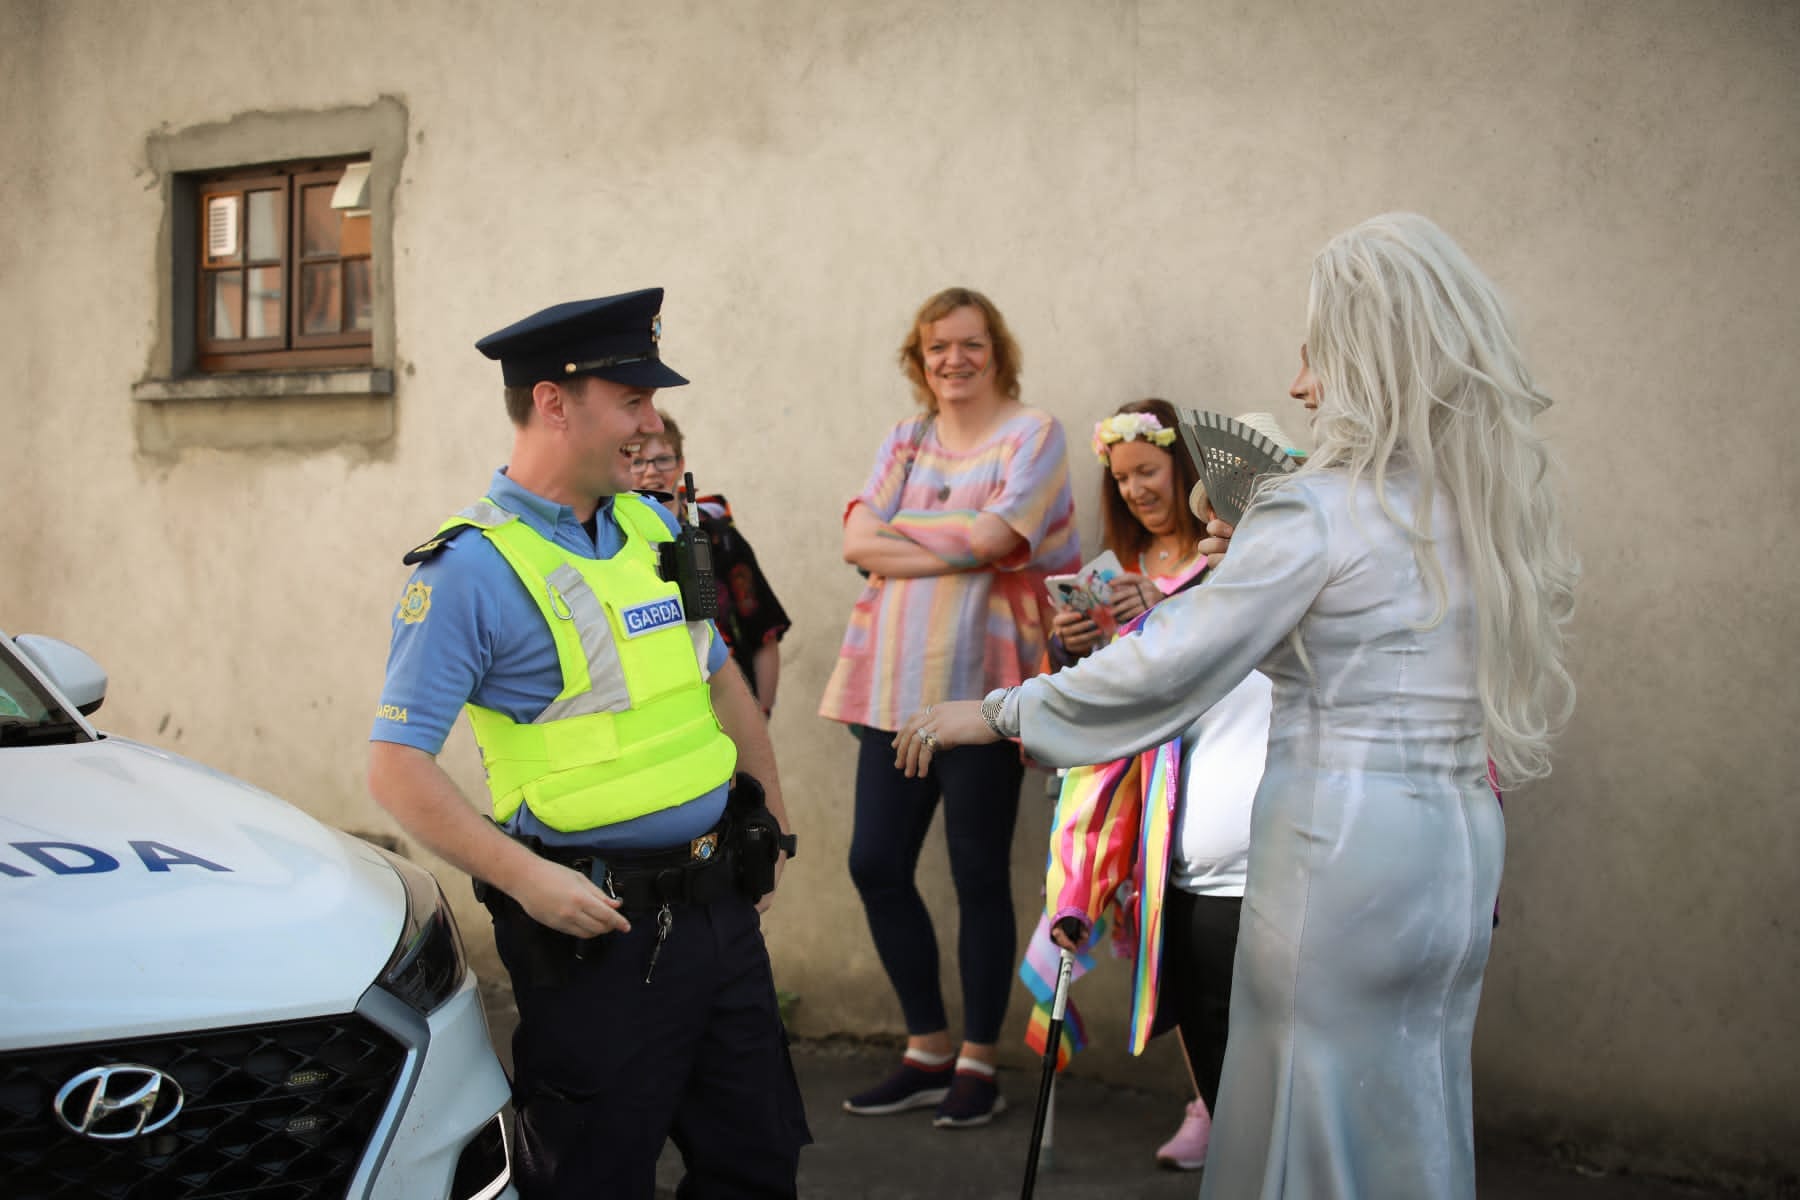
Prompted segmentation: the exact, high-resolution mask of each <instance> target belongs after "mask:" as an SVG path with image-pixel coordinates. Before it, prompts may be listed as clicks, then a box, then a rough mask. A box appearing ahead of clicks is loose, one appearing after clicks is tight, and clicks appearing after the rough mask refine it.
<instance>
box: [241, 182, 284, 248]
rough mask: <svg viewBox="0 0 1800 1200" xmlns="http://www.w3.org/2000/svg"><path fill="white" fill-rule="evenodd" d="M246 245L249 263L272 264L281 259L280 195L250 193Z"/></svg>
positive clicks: (274, 192)
mask: <svg viewBox="0 0 1800 1200" xmlns="http://www.w3.org/2000/svg"><path fill="white" fill-rule="evenodd" d="M249 199H250V203H249V205H248V209H249V223H248V224H249V234H248V238H247V241H248V245H249V250H250V261H251V262H273V261H277V260H279V259H280V258H281V226H282V221H281V216H282V213H281V193H280V192H276V191H262V192H251V193H250V197H249Z"/></svg>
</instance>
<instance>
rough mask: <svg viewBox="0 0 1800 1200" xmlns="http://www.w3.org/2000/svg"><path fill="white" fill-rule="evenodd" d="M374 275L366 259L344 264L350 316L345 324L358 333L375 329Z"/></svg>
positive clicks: (351, 260)
mask: <svg viewBox="0 0 1800 1200" xmlns="http://www.w3.org/2000/svg"><path fill="white" fill-rule="evenodd" d="M374 274H375V273H374V272H373V271H371V270H370V269H369V260H368V259H366V258H352V259H349V260H347V261H346V262H345V263H344V307H345V309H346V310H348V314H349V320H347V321H346V322H345V324H346V325H347V326H348V327H349V328H351V329H354V330H357V331H358V332H363V333H366V332H368V331H369V330H371V329H373V328H375V289H374V286H373V285H374Z"/></svg>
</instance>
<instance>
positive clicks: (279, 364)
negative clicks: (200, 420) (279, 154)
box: [188, 156, 375, 374]
mask: <svg viewBox="0 0 1800 1200" xmlns="http://www.w3.org/2000/svg"><path fill="white" fill-rule="evenodd" d="M367 161H368V159H367V157H366V156H352V157H346V158H342V159H329V160H316V159H315V160H309V161H305V162H295V163H283V164H280V165H276V166H262V167H249V168H243V169H239V170H231V171H218V172H208V173H206V174H204V175H197V176H195V177H194V183H195V191H194V198H195V211H194V213H193V228H194V229H195V230H196V239H195V252H194V254H193V256H192V258H191V259H190V260H189V262H188V269H189V270H190V271H192V273H193V279H194V310H193V311H194V319H195V323H194V350H195V354H194V364H195V367H196V368H197V369H198V370H199V371H200V372H201V373H203V374H215V373H231V372H245V371H252V372H254V371H292V370H309V369H321V368H330V367H366V366H369V365H371V364H372V363H373V362H374V337H373V331H372V330H340V331H339V332H337V333H328V334H306V333H302V332H300V330H301V329H302V321H303V312H302V295H301V277H302V267H303V266H304V265H305V263H307V262H308V261H310V262H314V263H319V262H335V263H338V264H339V287H338V304H339V306H340V311H339V314H338V315H339V323H340V325H342V324H343V323H344V318H345V317H346V315H347V313H346V311H345V310H346V309H347V306H348V304H349V299H350V298H349V289H348V288H347V287H346V286H344V278H343V277H344V269H343V266H342V264H344V263H346V262H353V261H367V262H369V264H370V265H369V268H368V269H369V271H370V277H371V284H373V281H374V274H375V271H374V261H373V250H372V249H371V250H370V252H369V253H366V254H350V255H344V254H342V253H339V254H337V255H332V256H315V257H313V258H312V259H310V260H309V259H307V258H306V257H305V256H304V252H303V251H304V243H303V240H302V239H303V236H304V229H303V216H302V208H303V205H304V200H305V194H306V188H307V187H309V186H312V187H317V186H323V185H325V184H335V183H336V182H337V180H339V179H341V178H342V177H343V174H344V169H345V168H346V167H348V166H349V165H350V164H352V163H357V162H367ZM274 189H279V190H280V191H281V193H282V199H283V203H282V212H283V214H284V219H285V221H286V226H285V228H284V230H283V238H282V258H281V260H280V267H281V273H282V289H283V290H282V298H283V303H282V307H281V335H280V336H279V337H269V338H258V339H244V338H232V339H220V338H215V337H213V336H212V319H211V318H212V312H211V307H210V305H211V300H212V294H211V293H212V289H211V287H210V286H209V281H210V279H211V278H212V277H213V276H215V275H217V274H219V273H220V272H221V271H225V270H238V271H241V272H243V277H244V289H245V295H244V297H243V299H242V302H241V303H242V305H243V308H240V326H239V327H240V328H243V324H242V316H243V312H244V309H247V307H248V305H249V304H250V303H251V298H250V297H249V295H248V287H249V271H250V270H251V268H252V266H253V265H258V264H251V263H250V262H249V261H248V257H247V256H248V252H249V246H248V239H247V236H246V237H240V247H239V254H238V256H237V258H238V261H237V263H235V264H228V265H219V266H215V265H210V264H209V263H208V259H207V240H206V220H207V201H208V199H209V198H211V197H214V196H221V195H228V194H236V195H239V196H241V197H244V199H243V200H241V201H240V209H241V215H240V220H243V221H244V222H245V229H244V231H243V232H244V233H245V234H247V232H248V229H247V226H248V212H249V200H248V196H249V194H250V193H251V192H253V191H264V190H274ZM259 264H260V265H269V264H266V263H260V260H259Z"/></svg>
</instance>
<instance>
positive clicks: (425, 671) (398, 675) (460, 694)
mask: <svg viewBox="0 0 1800 1200" xmlns="http://www.w3.org/2000/svg"><path fill="white" fill-rule="evenodd" d="M471 558H472V556H471V555H470V554H469V553H468V550H467V549H465V548H464V547H463V546H462V545H460V544H456V543H453V544H451V545H450V546H447V547H446V548H445V549H444V551H443V552H442V553H441V554H439V555H438V556H437V557H436V558H433V559H432V560H431V561H429V562H425V563H421V564H420V565H419V567H418V568H417V569H416V570H414V572H413V574H412V578H411V579H409V580H407V583H406V588H405V590H404V591H403V592H402V593H401V596H400V602H399V604H397V605H396V606H395V608H394V615H393V618H392V627H393V632H392V636H391V638H390V640H389V644H388V662H387V678H386V679H385V681H384V682H383V683H382V688H381V699H380V701H379V702H378V703H377V704H376V707H375V724H374V727H373V729H371V730H370V732H369V740H370V741H376V742H397V743H399V744H400V745H403V746H413V747H415V748H417V749H420V750H424V751H425V752H426V753H428V754H436V753H437V752H438V751H439V750H441V749H443V745H444V740H445V739H446V738H447V737H449V735H450V727H451V726H452V725H454V724H455V723H456V717H457V714H458V713H459V712H461V711H462V707H463V704H464V703H465V702H466V701H467V700H468V699H469V697H470V696H471V695H473V694H474V692H475V688H476V686H477V685H478V684H479V683H480V681H481V679H482V677H483V676H484V675H485V674H486V673H487V671H488V668H489V667H490V666H491V665H492V663H493V647H492V645H491V644H490V642H489V641H488V639H487V638H486V637H485V636H484V634H483V628H484V623H483V620H482V611H481V610H482V603H483V600H482V588H481V586H480V580H479V578H478V577H477V575H476V573H475V572H474V571H473V570H471V569H470V568H471V567H472V565H473V564H472V562H471Z"/></svg>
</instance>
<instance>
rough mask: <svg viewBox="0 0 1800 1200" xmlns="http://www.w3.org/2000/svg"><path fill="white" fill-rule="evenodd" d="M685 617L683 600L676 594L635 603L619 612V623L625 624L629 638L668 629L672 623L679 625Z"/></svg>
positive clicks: (626, 634)
mask: <svg viewBox="0 0 1800 1200" xmlns="http://www.w3.org/2000/svg"><path fill="white" fill-rule="evenodd" d="M683 619H684V618H683V617H682V613H681V601H680V600H678V599H677V598H675V597H674V596H668V597H665V598H663V599H661V600H651V601H649V602H648V603H645V604H634V605H632V606H631V607H630V608H627V609H622V610H620V612H619V623H620V624H621V625H623V626H625V636H626V637H628V638H634V637H639V636H641V635H643V634H646V633H655V632H656V631H657V630H658V629H667V628H668V627H669V626H671V625H679V624H681V622H682V620H683Z"/></svg>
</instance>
